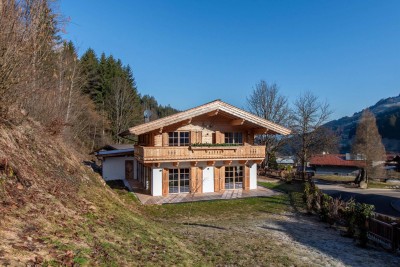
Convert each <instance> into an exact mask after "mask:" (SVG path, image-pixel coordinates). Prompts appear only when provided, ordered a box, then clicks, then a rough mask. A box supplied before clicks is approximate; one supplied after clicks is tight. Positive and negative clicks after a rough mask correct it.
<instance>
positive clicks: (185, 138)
mask: <svg viewBox="0 0 400 267" xmlns="http://www.w3.org/2000/svg"><path fill="white" fill-rule="evenodd" d="M168 143H169V146H188V145H189V143H190V135H189V132H169V133H168Z"/></svg>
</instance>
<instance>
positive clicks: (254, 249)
mask: <svg viewBox="0 0 400 267" xmlns="http://www.w3.org/2000/svg"><path fill="white" fill-rule="evenodd" d="M259 185H261V186H265V187H268V188H271V189H275V190H279V191H280V192H285V193H282V194H280V195H276V196H273V197H258V198H245V199H236V200H215V201H205V202H191V203H181V204H167V205H161V206H159V205H150V206H142V214H145V216H147V217H148V218H149V219H150V220H152V221H155V222H158V223H160V224H161V225H163V227H165V228H166V229H168V230H170V231H172V232H174V233H176V234H177V236H178V238H180V239H181V240H182V242H184V243H185V244H186V245H187V246H188V248H189V249H190V250H191V251H198V252H199V253H200V257H201V258H200V259H199V260H198V262H197V263H196V264H198V265H213V266H214V265H247V266H252V265H265V264H266V263H267V262H268V263H269V264H272V265H274V266H290V265H302V264H301V263H300V262H298V259H297V258H296V257H293V256H292V255H291V251H290V249H289V248H287V247H285V246H284V245H283V244H281V243H280V242H279V241H277V240H275V239H274V237H272V236H270V235H269V232H268V231H265V230H260V226H259V225H260V224H262V223H263V222H265V220H271V221H274V220H276V219H277V218H280V217H281V216H283V215H286V214H289V213H290V214H292V213H293V212H296V211H298V210H303V203H302V199H301V195H302V191H303V184H302V183H293V184H285V183H259ZM260 249H262V253H260Z"/></svg>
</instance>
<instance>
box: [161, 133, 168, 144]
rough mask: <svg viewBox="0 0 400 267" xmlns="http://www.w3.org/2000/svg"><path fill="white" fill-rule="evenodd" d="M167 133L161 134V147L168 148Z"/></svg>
mask: <svg viewBox="0 0 400 267" xmlns="http://www.w3.org/2000/svg"><path fill="white" fill-rule="evenodd" d="M168 141H169V140H168V133H162V146H168V145H169V144H168Z"/></svg>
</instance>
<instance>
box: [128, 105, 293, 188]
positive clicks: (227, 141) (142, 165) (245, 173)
mask: <svg viewBox="0 0 400 267" xmlns="http://www.w3.org/2000/svg"><path fill="white" fill-rule="evenodd" d="M265 133H268V134H282V135H287V134H289V133H290V130H288V129H286V128H284V127H282V126H280V125H277V124H274V123H272V122H270V121H267V120H264V119H262V118H260V117H257V116H255V115H253V114H251V113H249V112H246V111H244V110H242V109H239V108H237V107H234V106H232V105H229V104H227V103H224V102H222V101H220V100H215V101H213V102H210V103H207V104H204V105H201V106H198V107H195V108H192V109H189V110H186V111H183V112H180V113H177V114H174V115H171V116H168V117H165V118H162V119H158V120H154V121H150V122H147V123H144V124H141V125H138V126H135V127H132V128H129V129H128V130H127V131H125V132H123V133H121V134H120V135H121V136H127V135H136V136H138V144H137V145H135V147H134V161H133V179H136V180H138V181H139V182H141V184H142V186H143V187H144V189H145V190H148V192H149V193H150V194H151V195H153V196H161V195H162V196H166V195H168V194H179V193H189V192H196V193H207V192H219V191H221V190H231V189H239V188H242V189H244V190H251V189H256V188H257V163H258V164H259V163H261V162H262V160H263V159H264V158H265V147H264V146H263V145H255V144H254V136H255V135H257V134H265Z"/></svg>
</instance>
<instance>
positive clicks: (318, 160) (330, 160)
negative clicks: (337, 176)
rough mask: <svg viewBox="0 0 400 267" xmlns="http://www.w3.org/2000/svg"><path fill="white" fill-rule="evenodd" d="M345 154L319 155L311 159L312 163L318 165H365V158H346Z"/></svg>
mask: <svg viewBox="0 0 400 267" xmlns="http://www.w3.org/2000/svg"><path fill="white" fill-rule="evenodd" d="M343 158H344V156H343V155H334V154H326V155H317V156H314V157H312V158H311V159H310V165H317V166H347V167H364V166H365V162H364V161H363V160H345V159H343Z"/></svg>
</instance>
